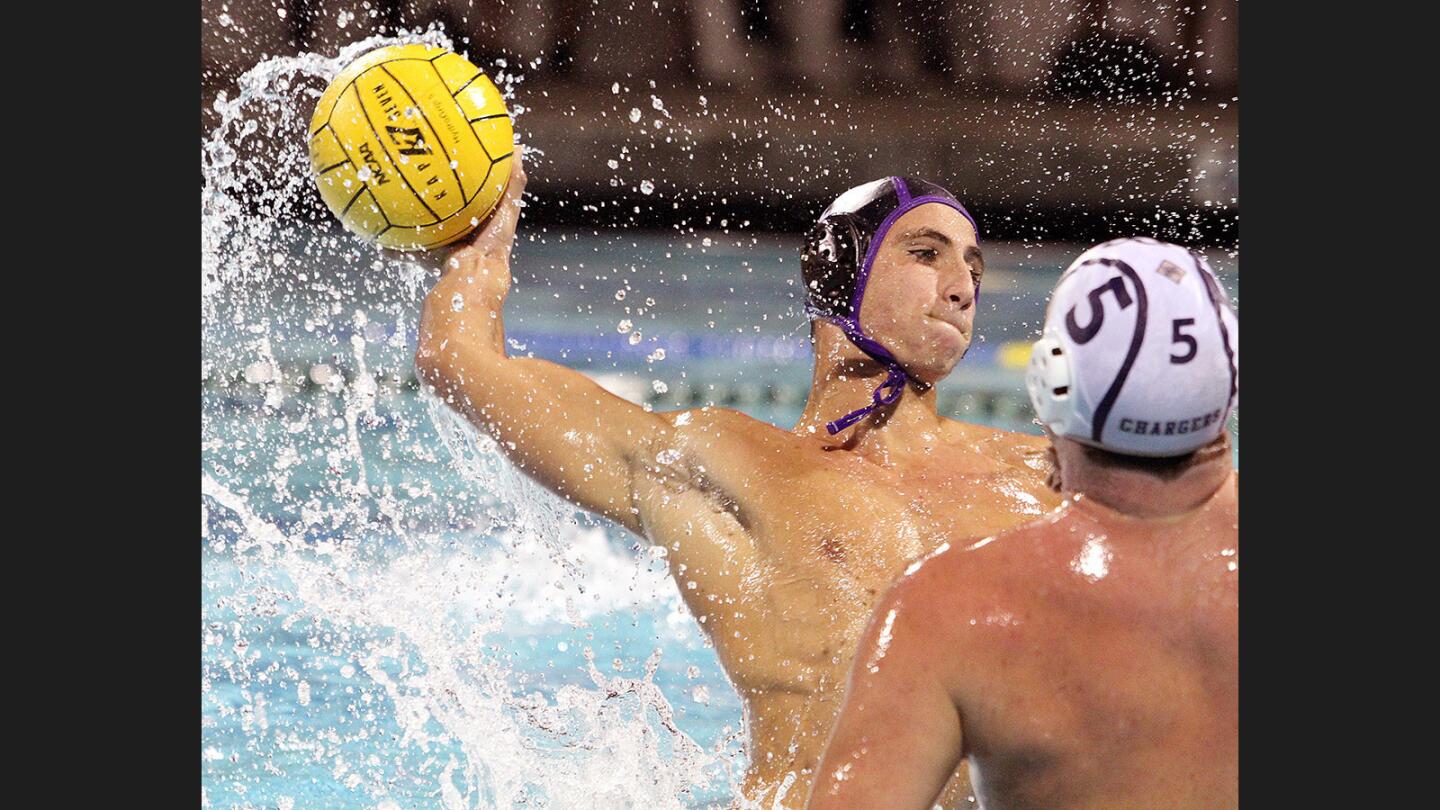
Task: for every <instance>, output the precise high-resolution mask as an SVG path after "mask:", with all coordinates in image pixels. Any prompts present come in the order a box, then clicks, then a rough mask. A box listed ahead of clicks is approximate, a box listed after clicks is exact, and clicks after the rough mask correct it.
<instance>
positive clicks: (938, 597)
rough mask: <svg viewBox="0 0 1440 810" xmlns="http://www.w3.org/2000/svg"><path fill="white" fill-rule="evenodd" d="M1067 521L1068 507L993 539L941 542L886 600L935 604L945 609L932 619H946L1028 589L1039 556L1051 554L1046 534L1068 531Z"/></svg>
mask: <svg viewBox="0 0 1440 810" xmlns="http://www.w3.org/2000/svg"><path fill="white" fill-rule="evenodd" d="M1064 520H1065V512H1064V510H1058V511H1054V512H1050V513H1048V514H1046V515H1044V516H1042V517H1039V518H1036V519H1035V520H1033V521H1030V522H1029V523H1025V524H1022V525H1020V526H1016V527H1015V528H1013V529H1008V530H1006V531H1003V532H999V533H997V534H994V535H990V536H988V537H979V538H972V539H966V540H951V541H949V542H946V543H942V544H941V545H940V546H938V547H937V548H936V549H935V550H933V551H931V552H930V553H929V554H926V555H925V556H923V557H920V558H919V559H917V560H915V561H914V562H912V563H911V564H910V565H909V566H908V567H907V568H906V569H905V571H904V573H902V574H901V576H900V577H899V578H898V579H897V580H896V581H895V584H894V585H893V586H892V587H891V593H890V595H889V596H887V599H889V598H891V597H893V598H894V599H895V600H896V602H897V603H899V602H908V603H913V604H915V605H917V606H934V607H936V608H939V609H940V612H939V613H936V614H934V615H933V616H930V618H932V619H934V620H937V621H940V622H945V621H946V620H947V618H946V617H948V616H952V615H954V611H955V609H957V608H961V607H966V606H970V605H978V604H981V603H989V602H992V601H993V600H994V599H995V597H996V596H997V595H999V594H1001V593H1004V592H1005V591H1007V590H1009V589H1010V588H1011V587H1012V586H1014V585H1016V584H1017V583H1018V584H1019V586H1020V587H1021V588H1022V589H1028V587H1029V586H1028V585H1027V582H1028V581H1029V580H1030V578H1031V577H1032V576H1034V575H1035V574H1036V565H1037V564H1042V561H1041V560H1039V559H1038V558H1037V554H1038V555H1040V556H1047V554H1048V552H1047V551H1046V548H1047V546H1048V545H1049V543H1048V542H1047V538H1049V537H1052V536H1053V535H1054V534H1055V533H1056V532H1060V533H1062V534H1063V533H1065V531H1064V529H1062V528H1059V527H1058V524H1060V523H1062V522H1063V521H1064ZM1031 584H1033V583H1031ZM919 613H921V614H922V615H927V614H929V611H928V610H920V611H919Z"/></svg>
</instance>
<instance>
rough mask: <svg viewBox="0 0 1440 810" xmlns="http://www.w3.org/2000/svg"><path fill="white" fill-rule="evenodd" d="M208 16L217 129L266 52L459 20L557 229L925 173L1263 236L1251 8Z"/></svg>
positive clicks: (592, 7)
mask: <svg viewBox="0 0 1440 810" xmlns="http://www.w3.org/2000/svg"><path fill="white" fill-rule="evenodd" d="M201 10H202V23H201V52H202V72H201V110H202V113H201V118H202V128H203V130H205V131H208V128H209V127H210V126H211V125H213V123H214V121H215V116H214V113H213V110H212V109H211V104H212V103H213V101H214V99H215V98H216V96H217V94H219V93H222V92H223V93H228V94H231V95H233V94H234V92H235V81H236V79H237V77H238V76H239V75H240V74H242V73H243V72H244V71H245V70H248V69H249V68H251V67H252V66H254V65H255V64H256V63H258V62H259V61H261V60H262V59H264V58H266V57H269V56H276V55H292V54H297V53H303V52H314V53H319V54H322V55H326V56H332V55H334V54H335V53H336V52H337V51H338V49H339V48H340V47H341V46H343V45H346V44H349V43H351V42H354V41H356V40H359V39H362V38H364V37H366V36H370V35H372V34H376V33H383V34H390V35H393V34H395V33H398V32H399V31H400V30H401V29H405V30H409V31H417V30H421V29H423V28H424V27H425V26H427V25H430V24H432V23H438V24H440V25H442V26H443V29H444V31H445V33H446V34H447V35H448V36H449V37H451V39H452V40H453V41H454V42H455V44H456V47H457V49H458V50H461V51H462V52H464V53H465V54H466V55H467V56H468V57H469V58H470V59H471V60H472V61H474V62H476V64H478V65H480V66H481V67H482V68H484V69H486V70H487V71H490V72H491V75H492V77H495V76H497V75H498V74H500V73H506V74H509V75H510V76H512V77H514V78H513V79H512V82H511V86H512V87H513V94H512V96H511V98H510V99H509V104H510V107H511V111H512V113H514V114H515V117H516V130H517V133H518V135H519V139H520V140H521V141H522V142H523V143H525V144H526V145H527V147H529V148H530V149H531V150H532V159H531V165H530V167H529V174H530V185H529V187H528V188H529V190H530V191H532V192H534V201H533V205H532V207H531V209H530V210H529V211H527V218H529V219H531V221H533V222H536V223H537V224H564V225H577V224H583V225H587V226H588V225H595V226H602V227H603V226H615V227H627V228H633V227H661V226H665V227H669V226H677V225H678V226H680V227H686V226H694V227H705V226H710V227H714V226H715V225H716V224H718V222H719V220H720V219H722V218H727V219H729V220H730V221H731V222H732V223H736V222H743V221H746V220H748V221H750V223H751V224H750V226H749V227H750V228H751V229H755V230H770V231H792V232H793V231H797V230H800V229H802V228H803V227H804V226H805V225H806V224H807V223H808V222H809V221H810V220H811V219H813V217H814V216H815V215H816V214H817V213H818V212H819V210H820V209H821V208H822V207H823V206H824V205H825V204H826V203H827V202H829V200H831V199H833V198H834V197H835V196H836V195H837V194H838V193H839V191H841V190H843V189H844V188H847V187H849V186H851V185H855V184H857V183H861V182H865V181H867V180H871V179H874V178H876V177H879V176H882V175H886V174H915V175H919V176H922V177H926V178H929V179H932V180H935V181H937V182H940V183H942V184H943V185H946V186H947V187H949V188H950V189H951V190H952V191H954V192H955V193H956V194H958V195H959V196H960V197H961V198H962V199H964V200H965V201H966V202H967V204H969V205H970V207H971V208H972V210H973V211H974V212H975V213H976V215H977V217H978V218H979V219H980V223H981V228H982V232H983V235H984V236H986V237H987V238H1008V239H1022V240H1042V239H1043V240H1054V239H1061V240H1069V241H1082V242H1083V241H1093V240H1098V239H1103V238H1109V237H1111V236H1113V235H1115V234H1116V233H1127V234H1134V235H1151V236H1157V237H1160V238H1164V239H1169V240H1171V241H1177V242H1182V243H1187V244H1205V245H1214V246H1218V247H1223V248H1229V249H1235V248H1236V247H1237V245H1238V238H1239V228H1238V213H1239V200H1238V194H1239V192H1238V183H1239V179H1238V144H1237V139H1238V113H1239V105H1238V76H1239V69H1238V57H1237V50H1238V49H1237V40H1238V2H1236V0H1206V2H1192V3H1189V4H1185V3H1174V4H1162V3H1147V2H1125V1H1124V0H1074V1H1071V0H1016V1H1013V2H941V1H940V0H923V1H921V2H904V1H903V0H800V1H798V2H782V1H781V0H701V1H700V2H694V3H681V2H675V0H595V1H594V2H571V1H570V0H554V1H552V2H540V1H538V0H520V1H519V2H513V1H512V2H494V1H493V0H474V1H473V2H472V1H470V0H419V1H418V2H404V3H401V2H393V0H365V2H351V1H350V0H323V1H322V2H298V1H297V0H230V1H229V2H223V3H222V2H215V0H202V3H201ZM500 83H501V84H502V86H503V84H504V83H503V82H500ZM657 104H658V105H659V106H657ZM633 111H638V112H639V113H640V119H639V121H632V120H631V118H632V116H633V115H634V112H633ZM656 121H659V122H660V126H658V127H657V126H655V122H656ZM610 160H616V161H617V163H618V168H617V169H611V168H610V167H609V165H608V161H610ZM642 181H650V183H653V192H652V193H649V194H646V193H643V192H642V191H640V186H641V182H642ZM707 218H708V221H707Z"/></svg>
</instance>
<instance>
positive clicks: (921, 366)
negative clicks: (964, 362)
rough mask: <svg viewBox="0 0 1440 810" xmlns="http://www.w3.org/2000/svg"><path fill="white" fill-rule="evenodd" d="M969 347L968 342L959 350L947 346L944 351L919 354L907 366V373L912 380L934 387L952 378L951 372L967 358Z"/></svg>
mask: <svg viewBox="0 0 1440 810" xmlns="http://www.w3.org/2000/svg"><path fill="white" fill-rule="evenodd" d="M968 346H969V342H968V341H966V342H965V343H964V344H963V345H960V346H959V347H958V348H955V347H950V346H947V347H945V348H944V349H943V350H938V351H937V350H933V349H932V350H931V351H927V352H923V353H921V352H917V353H916V355H917V356H916V357H915V358H914V359H913V360H912V361H911V362H909V363H906V364H905V373H907V374H909V375H910V377H911V378H912V379H916V380H919V381H921V382H924V383H928V384H930V385H934V384H936V383H938V382H940V381H941V380H943V379H945V378H946V377H948V376H950V372H952V371H954V370H955V367H956V366H957V365H959V364H960V360H961V358H963V357H964V356H965V350H966V348H968Z"/></svg>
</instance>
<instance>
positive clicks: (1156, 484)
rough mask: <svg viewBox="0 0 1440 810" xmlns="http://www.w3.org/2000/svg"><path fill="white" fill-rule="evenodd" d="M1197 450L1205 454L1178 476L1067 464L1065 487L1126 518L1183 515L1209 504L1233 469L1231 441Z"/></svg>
mask: <svg viewBox="0 0 1440 810" xmlns="http://www.w3.org/2000/svg"><path fill="white" fill-rule="evenodd" d="M1197 452H1198V453H1200V454H1201V455H1200V457H1198V458H1197V459H1196V461H1195V462H1194V463H1193V464H1191V465H1190V466H1188V467H1186V468H1185V469H1184V470H1183V471H1182V472H1180V473H1179V474H1178V475H1176V476H1175V477H1173V478H1171V477H1168V476H1167V477H1164V478H1162V477H1161V476H1158V475H1152V474H1150V473H1144V472H1138V471H1135V470H1126V469H1119V468H1115V467H1110V466H1105V465H1100V464H1094V463H1089V462H1081V463H1078V464H1070V465H1063V466H1062V469H1061V482H1062V483H1061V487H1062V491H1064V492H1065V493H1067V494H1075V495H1081V496H1083V500H1086V501H1089V502H1091V503H1095V504H1099V505H1100V506H1103V507H1105V508H1107V509H1109V510H1111V511H1113V512H1118V513H1120V514H1121V515H1124V516H1126V517H1131V518H1142V519H1155V518H1173V517H1180V516H1183V515H1186V514H1189V513H1190V512H1193V511H1194V510H1196V509H1198V508H1200V507H1201V506H1204V505H1205V504H1206V503H1207V502H1208V501H1209V500H1210V499H1211V498H1212V497H1214V495H1215V493H1216V492H1218V491H1219V490H1220V488H1221V487H1223V486H1224V485H1225V482H1226V481H1228V480H1229V479H1230V474H1231V473H1232V472H1233V471H1234V462H1233V460H1232V459H1231V457H1230V443H1229V442H1228V441H1225V442H1217V443H1215V444H1213V445H1211V446H1210V447H1206V448H1203V449H1201V450H1199V451H1197Z"/></svg>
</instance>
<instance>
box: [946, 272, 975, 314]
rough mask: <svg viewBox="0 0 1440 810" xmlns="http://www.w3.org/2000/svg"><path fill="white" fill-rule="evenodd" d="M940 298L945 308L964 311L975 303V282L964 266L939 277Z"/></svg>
mask: <svg viewBox="0 0 1440 810" xmlns="http://www.w3.org/2000/svg"><path fill="white" fill-rule="evenodd" d="M940 298H941V302H942V303H943V305H944V306H945V308H946V309H949V310H952V311H955V312H965V311H966V310H968V309H970V307H971V306H973V305H974V304H975V284H974V282H973V281H972V280H971V278H970V272H969V271H968V270H966V269H964V268H961V269H960V270H958V271H955V272H952V273H946V274H945V275H944V276H943V277H942V278H941V279H940Z"/></svg>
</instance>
